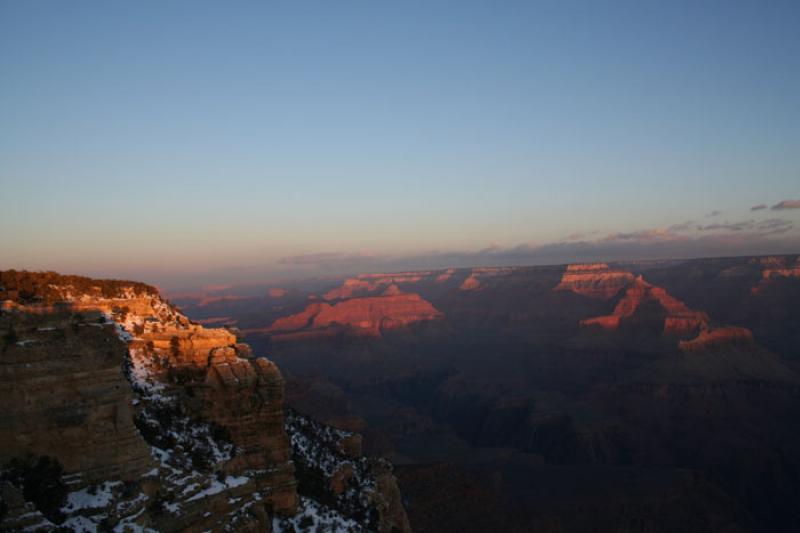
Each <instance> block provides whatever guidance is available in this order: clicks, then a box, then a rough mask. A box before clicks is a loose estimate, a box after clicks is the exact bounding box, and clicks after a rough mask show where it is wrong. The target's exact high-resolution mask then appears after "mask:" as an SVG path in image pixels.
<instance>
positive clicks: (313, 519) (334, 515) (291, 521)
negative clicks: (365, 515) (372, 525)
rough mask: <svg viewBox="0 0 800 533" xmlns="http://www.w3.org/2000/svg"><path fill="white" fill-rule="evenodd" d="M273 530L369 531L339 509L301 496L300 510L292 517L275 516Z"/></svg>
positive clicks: (289, 531)
mask: <svg viewBox="0 0 800 533" xmlns="http://www.w3.org/2000/svg"><path fill="white" fill-rule="evenodd" d="M272 531H274V532H275V533H282V532H287V533H295V532H297V531H319V532H331V533H333V532H336V533H338V532H353V533H356V532H361V531H367V530H366V529H365V528H364V527H363V526H362V525H361V524H359V523H358V522H356V521H355V520H353V519H350V518H347V517H345V516H344V515H342V514H341V513H339V512H338V511H336V510H334V509H331V508H330V507H326V506H324V505H322V504H321V503H319V502H317V501H315V500H312V499H311V498H306V497H305V496H301V497H300V510H299V511H298V512H297V514H296V515H294V516H293V517H291V518H274V519H273V520H272Z"/></svg>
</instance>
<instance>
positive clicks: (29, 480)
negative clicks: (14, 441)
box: [2, 455, 68, 523]
mask: <svg viewBox="0 0 800 533" xmlns="http://www.w3.org/2000/svg"><path fill="white" fill-rule="evenodd" d="M63 474H64V467H63V466H61V463H59V462H58V460H57V459H54V458H52V457H48V456H44V455H43V456H40V457H33V456H28V457H26V458H24V459H12V460H11V461H10V462H9V463H8V464H7V465H6V467H5V469H4V471H3V474H2V479H4V480H6V481H9V482H11V483H13V484H14V485H16V486H18V487H21V488H22V494H23V496H24V497H25V500H27V501H29V502H32V503H33V504H34V505H35V506H36V508H37V509H38V510H39V511H41V513H42V514H43V515H44V516H45V517H47V518H48V519H49V520H51V521H53V522H56V523H59V522H61V521H63V519H64V515H63V514H62V513H61V508H62V507H63V506H64V504H65V503H66V500H67V492H68V491H67V486H66V485H65V484H64V481H63V480H62V475H63Z"/></svg>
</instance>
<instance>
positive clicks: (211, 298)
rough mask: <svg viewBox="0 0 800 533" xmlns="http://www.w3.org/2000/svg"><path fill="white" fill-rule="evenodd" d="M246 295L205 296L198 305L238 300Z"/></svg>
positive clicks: (203, 305)
mask: <svg viewBox="0 0 800 533" xmlns="http://www.w3.org/2000/svg"><path fill="white" fill-rule="evenodd" d="M244 299H245V298H244V296H233V295H227V296H205V297H203V298H202V299H201V300H200V301H199V302H197V306H198V307H205V306H207V305H211V304H213V303H216V302H235V301H237V300H244Z"/></svg>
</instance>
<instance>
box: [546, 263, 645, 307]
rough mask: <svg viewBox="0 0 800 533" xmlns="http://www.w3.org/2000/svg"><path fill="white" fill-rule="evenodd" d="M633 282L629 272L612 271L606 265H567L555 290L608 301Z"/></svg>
mask: <svg viewBox="0 0 800 533" xmlns="http://www.w3.org/2000/svg"><path fill="white" fill-rule="evenodd" d="M633 280H634V276H633V274H631V273H630V272H626V271H624V270H613V269H611V268H609V267H608V265H607V264H606V263H587V264H579V265H568V266H567V270H565V271H564V274H563V275H562V276H561V282H560V283H559V284H558V285H557V286H556V288H555V290H557V291H572V292H574V293H576V294H581V295H583V296H588V297H589V298H599V299H602V300H608V299H610V298H613V297H614V296H616V295H617V294H618V293H619V292H620V291H621V290H623V289H624V288H625V287H627V286H628V285H630V284H631V283H632V282H633Z"/></svg>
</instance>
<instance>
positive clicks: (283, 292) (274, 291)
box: [267, 288, 289, 298]
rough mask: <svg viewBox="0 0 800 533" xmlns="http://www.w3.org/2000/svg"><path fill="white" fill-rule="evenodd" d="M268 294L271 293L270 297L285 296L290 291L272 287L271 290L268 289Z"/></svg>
mask: <svg viewBox="0 0 800 533" xmlns="http://www.w3.org/2000/svg"><path fill="white" fill-rule="evenodd" d="M267 294H268V295H269V297H270V298H283V297H284V296H286V295H287V294H289V291H287V290H286V289H280V288H272V289H270V290H269V291H267Z"/></svg>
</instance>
